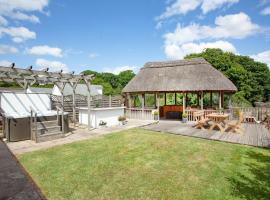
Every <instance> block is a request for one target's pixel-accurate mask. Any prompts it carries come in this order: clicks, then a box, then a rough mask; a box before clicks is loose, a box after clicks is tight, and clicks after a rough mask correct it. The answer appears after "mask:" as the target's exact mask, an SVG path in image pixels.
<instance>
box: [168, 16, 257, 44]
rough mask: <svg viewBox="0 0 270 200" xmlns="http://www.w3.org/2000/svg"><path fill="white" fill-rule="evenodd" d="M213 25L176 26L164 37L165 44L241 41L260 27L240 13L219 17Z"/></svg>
mask: <svg viewBox="0 0 270 200" xmlns="http://www.w3.org/2000/svg"><path fill="white" fill-rule="evenodd" d="M215 25H216V26H213V27H211V26H201V25H199V24H190V25H188V26H186V27H182V26H181V25H180V24H178V25H177V27H176V29H175V31H174V32H172V33H167V34H165V35H164V38H165V44H166V45H171V44H176V45H181V44H184V43H187V42H193V41H198V40H202V39H222V38H234V39H242V38H245V37H247V36H250V35H252V34H255V33H257V32H259V31H260V26H259V25H257V24H254V23H252V22H251V19H250V17H249V16H248V15H246V14H245V13H242V12H240V13H238V14H232V15H225V16H219V17H217V18H216V19H215Z"/></svg>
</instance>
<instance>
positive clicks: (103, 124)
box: [99, 120, 107, 127]
mask: <svg viewBox="0 0 270 200" xmlns="http://www.w3.org/2000/svg"><path fill="white" fill-rule="evenodd" d="M106 125H107V122H105V121H102V120H100V122H99V126H102V127H103V126H106Z"/></svg>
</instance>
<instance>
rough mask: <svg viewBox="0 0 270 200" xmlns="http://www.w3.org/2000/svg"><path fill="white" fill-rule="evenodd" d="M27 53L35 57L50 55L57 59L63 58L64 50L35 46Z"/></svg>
mask: <svg viewBox="0 0 270 200" xmlns="http://www.w3.org/2000/svg"><path fill="white" fill-rule="evenodd" d="M26 52H27V53H28V54H33V55H50V56H55V57H62V56H63V55H62V49H60V48H58V47H49V46H47V45H43V46H34V47H32V48H30V49H27V50H26Z"/></svg>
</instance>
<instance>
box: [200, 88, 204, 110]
mask: <svg viewBox="0 0 270 200" xmlns="http://www.w3.org/2000/svg"><path fill="white" fill-rule="evenodd" d="M200 101H201V102H200V104H201V110H203V91H202V92H201V99H200Z"/></svg>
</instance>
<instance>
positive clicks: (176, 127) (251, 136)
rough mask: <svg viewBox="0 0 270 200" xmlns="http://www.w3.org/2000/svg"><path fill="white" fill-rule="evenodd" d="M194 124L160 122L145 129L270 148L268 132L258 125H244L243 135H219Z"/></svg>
mask: <svg viewBox="0 0 270 200" xmlns="http://www.w3.org/2000/svg"><path fill="white" fill-rule="evenodd" d="M193 125H194V123H187V124H184V123H182V122H180V121H168V120H161V121H160V122H159V123H156V124H152V125H148V126H145V127H144V128H145V129H148V130H153V131H159V132H167V133H172V134H177V135H184V136H190V137H197V138H203V139H208V140H218V141H224V142H230V143H238V144H245V145H251V146H256V147H264V148H270V130H268V129H266V128H265V127H264V126H262V125H260V124H247V123H244V124H243V127H244V129H245V132H244V134H237V133H230V132H229V133H228V132H224V133H221V132H220V131H214V130H213V131H209V130H201V129H195V128H193V127H192V126H193Z"/></svg>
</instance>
